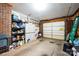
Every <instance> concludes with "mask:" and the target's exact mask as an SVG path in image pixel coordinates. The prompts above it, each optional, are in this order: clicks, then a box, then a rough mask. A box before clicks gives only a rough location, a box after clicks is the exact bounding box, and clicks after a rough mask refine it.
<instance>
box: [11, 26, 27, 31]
mask: <svg viewBox="0 0 79 59" xmlns="http://www.w3.org/2000/svg"><path fill="white" fill-rule="evenodd" d="M22 29H25V28H17V27H13V28H12V31H17V30H22Z"/></svg>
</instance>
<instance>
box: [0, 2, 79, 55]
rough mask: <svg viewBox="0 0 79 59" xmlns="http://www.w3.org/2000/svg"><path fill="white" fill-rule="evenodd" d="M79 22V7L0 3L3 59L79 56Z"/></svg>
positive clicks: (0, 39) (70, 5)
mask: <svg viewBox="0 0 79 59" xmlns="http://www.w3.org/2000/svg"><path fill="white" fill-rule="evenodd" d="M78 20H79V3H35V4H34V3H0V56H79V26H78V23H79V21H78ZM68 35H69V36H68ZM76 39H78V40H77V41H76V43H74V42H75V40H76ZM68 40H69V42H67V41H68ZM68 44H69V45H68ZM75 44H76V45H75ZM75 46H77V47H78V48H77V49H76V48H74V47H75ZM67 47H68V49H67ZM69 47H71V48H69ZM72 48H74V50H75V51H76V53H75V52H74V50H73V49H72ZM64 49H65V50H64ZM66 49H67V50H66Z"/></svg>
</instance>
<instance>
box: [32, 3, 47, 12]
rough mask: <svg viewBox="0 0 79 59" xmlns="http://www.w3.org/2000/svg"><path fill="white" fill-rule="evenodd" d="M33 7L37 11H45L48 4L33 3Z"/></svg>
mask: <svg viewBox="0 0 79 59" xmlns="http://www.w3.org/2000/svg"><path fill="white" fill-rule="evenodd" d="M33 7H34V9H35V10H37V11H44V10H45V9H46V7H47V3H33Z"/></svg>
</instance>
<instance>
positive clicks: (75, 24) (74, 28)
mask: <svg viewBox="0 0 79 59" xmlns="http://www.w3.org/2000/svg"><path fill="white" fill-rule="evenodd" d="M78 25H79V16H76V18H75V20H74V22H73V25H72V29H71V32H70V33H69V40H70V41H71V43H73V41H74V39H75V35H76V32H77V29H78Z"/></svg>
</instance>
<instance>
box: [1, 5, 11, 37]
mask: <svg viewBox="0 0 79 59" xmlns="http://www.w3.org/2000/svg"><path fill="white" fill-rule="evenodd" d="M11 10H12V6H11V5H9V4H7V3H0V34H6V35H9V36H11Z"/></svg>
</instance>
